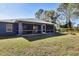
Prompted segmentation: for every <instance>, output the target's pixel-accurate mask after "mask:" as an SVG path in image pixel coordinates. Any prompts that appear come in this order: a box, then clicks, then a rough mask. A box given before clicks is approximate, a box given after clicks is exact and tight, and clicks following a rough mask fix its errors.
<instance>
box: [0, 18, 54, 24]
mask: <svg viewBox="0 0 79 59" xmlns="http://www.w3.org/2000/svg"><path fill="white" fill-rule="evenodd" d="M0 22H10V23H15V22H34V23H42V24H51V25H53V23H51V22H46V21H43V20H39V19H35V18H26V19H23V18H22V19H21V18H20V19H8V20H7V19H6V20H3V21H0Z"/></svg>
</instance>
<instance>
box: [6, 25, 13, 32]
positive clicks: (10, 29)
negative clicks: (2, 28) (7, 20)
mask: <svg viewBox="0 0 79 59" xmlns="http://www.w3.org/2000/svg"><path fill="white" fill-rule="evenodd" d="M12 31H13V24H6V32H12Z"/></svg>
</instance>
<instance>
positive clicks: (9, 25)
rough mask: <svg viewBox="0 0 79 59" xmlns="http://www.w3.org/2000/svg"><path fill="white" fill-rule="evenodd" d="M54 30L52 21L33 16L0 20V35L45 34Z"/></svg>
mask: <svg viewBox="0 0 79 59" xmlns="http://www.w3.org/2000/svg"><path fill="white" fill-rule="evenodd" d="M14 20H15V21H14ZM55 30H56V28H55V26H54V24H53V23H50V22H45V21H43V20H37V19H34V18H28V19H11V20H9V21H8V20H6V21H0V36H1V35H3V36H5V35H28V34H47V33H53V32H55Z"/></svg>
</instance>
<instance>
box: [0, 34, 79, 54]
mask: <svg viewBox="0 0 79 59" xmlns="http://www.w3.org/2000/svg"><path fill="white" fill-rule="evenodd" d="M35 37H36V38H32V39H35V40H34V41H29V40H28V39H27V38H25V37H13V38H11V37H9V38H8V37H5V38H0V55H13V56H16V55H17V56H20V55H22V56H62V55H63V56H64V55H65V56H68V55H76V56H77V55H79V34H78V33H77V34H76V35H71V34H68V35H61V36H54V37H53V36H48V37H46V36H45V37H46V38H44V36H35ZM40 37H42V38H40ZM32 39H31V40H32ZM36 39H37V40H36ZM38 39H39V40H38Z"/></svg>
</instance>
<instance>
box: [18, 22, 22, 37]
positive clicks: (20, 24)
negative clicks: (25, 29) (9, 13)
mask: <svg viewBox="0 0 79 59" xmlns="http://www.w3.org/2000/svg"><path fill="white" fill-rule="evenodd" d="M18 35H19V36H21V35H22V23H19V24H18Z"/></svg>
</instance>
